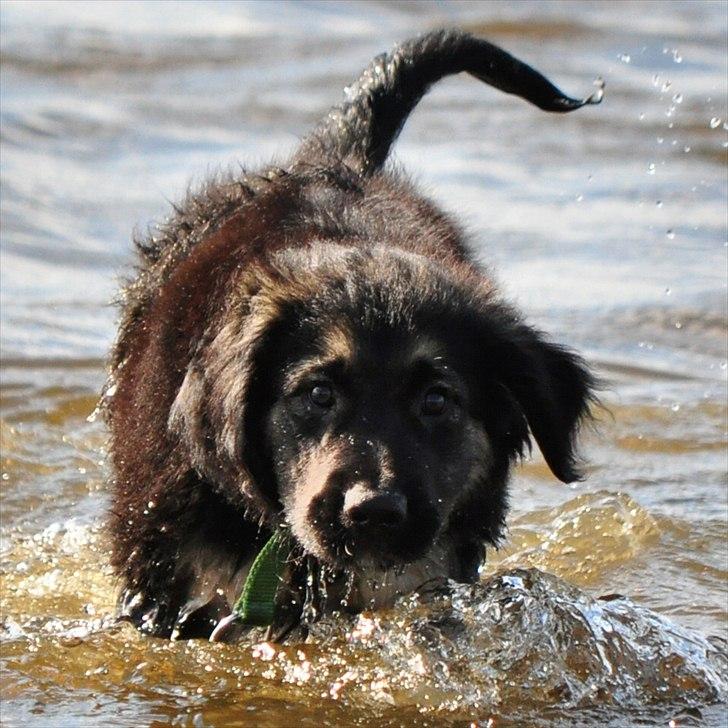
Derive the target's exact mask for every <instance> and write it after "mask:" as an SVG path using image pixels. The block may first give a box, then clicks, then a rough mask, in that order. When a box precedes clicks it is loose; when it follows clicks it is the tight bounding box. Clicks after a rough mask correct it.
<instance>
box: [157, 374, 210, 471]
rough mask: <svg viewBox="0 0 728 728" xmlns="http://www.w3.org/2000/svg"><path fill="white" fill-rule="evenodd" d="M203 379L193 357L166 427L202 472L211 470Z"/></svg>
mask: <svg viewBox="0 0 728 728" xmlns="http://www.w3.org/2000/svg"><path fill="white" fill-rule="evenodd" d="M204 403H205V381H204V376H203V374H202V371H201V368H200V364H199V362H198V361H196V360H193V361H192V362H190V364H189V366H188V367H187V372H186V374H185V377H184V379H183V380H182V386H181V387H180V388H179V391H178V392H177V396H176V397H175V399H174V402H173V403H172V407H171V408H170V411H169V419H168V420H167V429H168V430H169V431H170V433H171V434H172V435H174V436H176V437H177V438H178V439H179V441H180V442H181V443H182V444H183V445H184V446H185V447H186V450H187V452H188V453H189V455H190V459H191V460H192V464H193V465H194V466H195V468H196V469H197V470H198V471H199V472H200V473H201V474H204V475H210V474H211V471H212V470H214V469H215V468H214V462H213V460H214V457H213V456H214V449H215V447H214V435H213V433H212V432H210V431H209V424H210V423H209V421H207V422H206V418H205V415H204V408H205V404H204Z"/></svg>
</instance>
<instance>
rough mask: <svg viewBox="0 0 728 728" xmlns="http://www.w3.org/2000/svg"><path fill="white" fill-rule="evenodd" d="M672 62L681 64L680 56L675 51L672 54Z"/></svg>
mask: <svg viewBox="0 0 728 728" xmlns="http://www.w3.org/2000/svg"><path fill="white" fill-rule="evenodd" d="M672 60H673V61H675V63H682V61H683V59H682V56H681V55H680V54H679V53H678V52H677V50H674V51H673V52H672Z"/></svg>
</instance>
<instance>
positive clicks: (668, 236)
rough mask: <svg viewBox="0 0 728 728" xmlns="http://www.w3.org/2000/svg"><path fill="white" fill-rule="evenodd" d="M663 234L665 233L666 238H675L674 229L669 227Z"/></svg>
mask: <svg viewBox="0 0 728 728" xmlns="http://www.w3.org/2000/svg"><path fill="white" fill-rule="evenodd" d="M665 235H667V238H668V240H674V239H675V231H674V230H673V229H672V228H670V229H669V230H668V231H667V232H666V233H665Z"/></svg>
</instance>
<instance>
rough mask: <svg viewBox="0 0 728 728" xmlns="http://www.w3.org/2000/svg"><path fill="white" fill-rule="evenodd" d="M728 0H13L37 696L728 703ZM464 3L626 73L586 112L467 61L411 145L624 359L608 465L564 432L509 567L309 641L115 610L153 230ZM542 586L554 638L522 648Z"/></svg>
mask: <svg viewBox="0 0 728 728" xmlns="http://www.w3.org/2000/svg"><path fill="white" fill-rule="evenodd" d="M727 16H728V5H726V3H725V2H693V1H688V0H686V1H684V2H671V3H649V2H622V3H619V4H618V5H616V4H614V3H591V2H588V3H587V2H579V3H569V2H549V3H542V2H535V1H534V2H531V1H524V2H519V3H512V4H506V3H440V2H438V3H429V4H421V3H406V2H394V3H384V2H381V3H380V2H372V1H371V0H370V1H369V2H367V3H348V2H344V3H324V2H301V3H293V2H290V3H273V2H251V3H245V4H240V3H233V2H217V3H206V2H185V3H174V4H170V3H165V2H134V3H100V2H93V3H82V2H81V3H39V2H22V3H21V2H4V3H3V4H2V15H1V18H0V20H1V23H2V35H1V41H2V56H1V60H2V78H1V81H2V83H1V84H0V94H1V97H0V101H1V104H2V109H1V114H2V116H1V118H2V131H1V134H2V136H1V140H2V189H1V195H2V198H1V203H2V247H1V249H0V256H1V257H0V263H1V265H0V282H1V284H2V290H1V296H2V297H1V299H0V326H1V327H2V328H1V332H2V340H1V343H2V357H3V359H2V368H1V370H0V372H1V383H0V395H1V397H2V400H1V405H2V419H1V427H2V430H1V434H2V531H1V537H2V554H1V556H0V569H1V570H2V571H1V575H0V576H1V578H2V582H1V587H0V614H1V616H2V620H3V623H2V624H3V629H2V635H3V642H2V662H3V674H2V685H3V687H2V694H3V711H2V712H3V724H4V725H8V726H13V725H21V724H22V725H29V726H54V727H55V726H74V727H75V726H97V725H111V724H113V725H119V726H139V725H149V726H153V725H156V726H162V725H169V724H173V725H194V726H203V725H204V726H212V725H214V726H223V725H244V726H287V725H315V726H322V725H330V726H335V725H368V726H370V725H382V726H384V725H386V726H395V725H433V726H434V725H448V724H452V725H469V724H470V723H471V722H473V721H474V722H476V724H477V723H478V722H479V723H480V725H483V726H485V725H488V721H489V720H495V721H496V725H508V724H514V725H518V724H528V725H536V724H539V722H540V723H542V724H544V725H555V724H556V725H558V724H564V725H571V724H590V725H591V724H593V725H600V724H604V723H609V724H611V725H620V724H622V725H635V724H644V725H666V724H667V722H668V720H670V719H675V720H677V721H678V724H680V725H691V724H696V725H697V724H698V723H700V724H701V725H716V726H718V725H724V724H725V721H726V718H727V717H728V716H727V715H726V710H725V703H724V702H723V701H724V700H725V669H724V668H725V654H726V652H725V639H726V638H728V633H727V619H728V615H727V611H728V609H727V606H728V591H727V589H726V576H727V574H728V545H727V543H726V525H727V522H728V505H727V502H728V497H727V491H726V466H727V464H728V463H727V456H726V429H727V422H726V399H727V397H726V395H727V391H726V359H727V358H728V356H727V352H726V334H725V331H726V320H727V313H726V269H727V264H728V261H727V252H728V251H727V248H726V239H727V231H726V215H727V214H728V210H727V209H726V198H727V196H728V179H727V177H726V161H727V159H726V153H727V149H726V145H727V143H728V134H727V133H726V128H727V126H726V117H727V116H728V109H727V105H728V104H727V101H726V93H727V91H726V78H728V69H727V68H726V33H727V32H728V21H727ZM441 25H461V26H463V27H465V28H467V29H469V30H471V31H473V32H476V33H479V34H481V35H483V36H485V37H488V38H489V39H491V40H492V41H494V42H496V43H499V44H501V45H503V46H505V47H507V48H508V49H509V50H511V51H512V52H513V53H515V54H516V55H519V56H520V57H521V58H523V59H525V60H527V61H529V62H530V63H532V64H533V65H535V66H536V67H537V68H539V69H540V70H542V71H543V72H545V73H547V74H548V75H549V76H550V77H551V78H552V79H553V80H554V81H555V82H556V83H557V84H558V85H559V86H560V87H562V88H563V89H564V90H565V91H566V92H567V93H570V94H572V95H577V96H578V95H582V94H586V93H588V92H590V90H591V83H592V79H593V78H595V77H596V76H598V75H601V76H603V77H604V79H605V80H606V84H607V95H606V98H605V101H604V103H603V104H602V105H601V106H599V107H593V108H588V109H584V110H582V111H579V112H577V113H575V114H573V115H569V116H567V117H561V116H549V115H546V114H543V113H542V112H539V111H538V110H536V109H534V108H531V107H529V106H527V105H526V104H524V103H523V102H521V101H519V100H518V99H515V98H513V97H509V96H505V95H503V94H500V93H498V92H497V91H495V90H492V89H488V88H485V87H483V86H482V85H480V84H477V83H475V82H474V81H472V80H470V79H468V78H464V77H463V78H453V79H448V80H447V81H445V82H443V83H442V84H440V85H438V86H437V87H436V88H435V89H434V90H433V91H432V92H431V94H430V95H429V96H428V97H427V98H426V100H425V101H424V102H423V103H422V104H421V106H420V107H419V108H418V109H417V111H416V113H415V114H414V115H413V117H412V118H411V120H410V122H409V124H408V125H407V127H406V129H405V131H404V133H403V135H402V138H401V139H400V141H399V143H398V145H397V147H396V159H397V162H398V163H401V164H402V165H404V166H405V167H406V168H407V169H408V170H409V171H410V172H411V174H412V175H413V177H414V178H415V179H417V180H418V181H419V182H421V183H422V184H423V185H424V186H425V188H426V189H427V190H428V194H430V195H431V196H432V197H433V198H434V199H436V200H438V201H440V203H441V204H442V205H443V206H444V207H445V208H446V209H447V210H449V211H451V212H452V213H454V214H455V215H457V216H459V217H460V218H461V219H463V220H464V221H465V223H466V225H467V227H468V229H469V230H470V231H471V234H472V239H473V244H474V246H475V248H476V250H477V251H478V254H479V255H481V256H482V259H483V260H484V261H485V262H487V263H488V265H489V266H491V268H492V270H493V272H494V274H495V276H496V278H497V279H498V280H499V281H500V284H501V286H502V288H503V289H504V291H505V292H506V294H507V295H508V296H509V297H510V298H512V299H513V300H515V301H516V302H517V303H518V304H519V305H520V306H521V307H522V308H524V309H525V311H526V312H527V313H528V315H529V317H530V319H531V320H532V321H534V322H535V323H536V324H537V325H538V326H540V327H541V328H543V329H544V330H545V331H547V332H549V334H551V335H552V336H553V337H555V338H557V339H558V340H559V341H562V342H564V343H567V344H568V345H570V346H573V347H575V348H577V349H579V350H581V351H582V352H583V353H584V354H585V356H586V357H587V358H588V360H589V361H590V362H592V363H593V365H594V366H595V368H596V369H597V372H598V373H599V374H600V375H601V376H602V377H603V378H604V379H605V380H606V382H607V389H606V390H605V392H604V394H603V399H604V402H605V404H606V405H607V407H608V409H609V412H604V413H602V414H601V416H600V421H599V423H598V426H597V428H596V429H595V430H594V431H592V432H587V433H585V448H584V449H585V454H586V456H587V457H588V460H589V463H590V465H589V478H588V480H586V481H585V482H584V483H581V484H577V485H574V486H565V485H563V484H560V483H558V482H556V481H554V480H553V478H552V477H551V476H550V475H549V473H548V471H547V469H546V467H545V466H544V465H543V463H542V461H541V460H540V459H539V458H538V456H537V455H536V456H535V457H534V459H533V460H531V461H529V462H527V463H525V464H524V465H523V467H522V468H520V469H519V470H518V472H517V473H516V477H515V481H514V488H513V499H512V500H513V512H512V515H511V521H510V524H511V528H510V535H509V539H508V542H507V544H506V545H505V547H504V548H503V549H502V550H501V551H500V552H498V553H493V554H491V555H490V556H489V561H488V564H487V566H486V570H485V572H484V575H483V579H484V584H483V586H482V587H477V588H476V589H475V591H473V590H471V589H470V588H468V589H465V588H460V589H457V588H456V589H455V590H454V591H453V592H451V593H448V594H440V595H433V596H431V598H430V599H429V601H428V600H427V599H425V598H423V600H418V599H410V600H405V601H404V602H403V603H402V604H401V605H398V606H397V607H396V608H395V609H394V610H392V612H390V613H388V614H384V615H365V616H363V617H361V618H359V619H354V620H350V621H349V622H347V621H345V620H339V621H336V620H333V621H332V620H326V621H325V622H323V623H322V624H321V625H320V627H319V628H318V629H317V631H314V634H313V635H312V638H311V640H310V641H309V643H307V644H305V645H292V646H287V647H286V648H284V649H282V650H280V649H277V648H276V649H272V648H269V647H266V646H260V645H258V646H254V645H253V644H251V645H243V646H239V647H237V648H231V647H226V646H221V645H207V644H202V643H186V644H173V643H165V642H160V641H155V640H151V639H146V638H142V637H140V636H139V635H137V634H136V633H134V632H133V630H131V629H129V628H127V627H118V626H115V625H114V624H113V620H112V615H113V607H114V598H115V593H116V586H115V584H114V581H113V579H112V577H111V575H110V573H109V570H108V567H107V565H106V559H107V553H108V545H107V543H106V542H105V536H104V534H103V529H102V523H103V513H104V509H105V507H106V504H107V502H108V489H107V486H106V472H105V468H104V443H105V438H106V434H105V432H104V429H103V426H102V425H101V423H100V422H99V421H98V420H94V419H93V418H91V420H89V419H88V418H89V415H90V414H91V413H92V412H93V410H94V407H95V403H96V399H97V395H98V392H99V390H100V387H101V383H102V381H103V378H104V357H105V354H106V351H107V350H108V347H109V345H110V343H111V341H112V339H113V336H114V324H115V319H116V311H115V309H114V307H113V306H111V305H110V301H111V300H112V298H113V296H114V295H115V291H116V289H117V287H118V282H119V280H120V278H121V277H123V276H124V275H125V274H126V273H128V272H129V270H130V266H131V264H132V257H131V245H130V238H131V231H132V230H133V229H134V228H137V229H144V228H145V227H146V226H147V225H148V224H149V223H150V222H151V221H152V220H154V219H161V218H163V216H164V215H165V213H166V211H167V210H168V209H169V201H170V200H174V199H178V198H180V197H181V196H182V195H183V194H184V191H185V189H186V188H187V186H188V185H189V184H190V182H191V181H192V182H193V183H194V181H195V180H200V179H202V178H204V176H205V175H206V174H208V173H209V172H210V171H214V170H215V169H219V168H227V167H228V166H230V165H236V164H238V163H244V164H246V165H247V166H254V165H255V164H256V163H262V162H265V161H267V160H269V159H270V158H271V157H276V156H277V157H279V158H282V157H283V156H284V155H285V154H286V153H287V152H288V151H290V150H291V149H292V148H293V147H294V146H295V144H296V143H297V140H298V139H300V137H301V136H302V135H303V134H304V133H305V132H306V130H307V129H309V128H310V126H311V125H312V124H313V123H314V122H315V121H316V120H317V119H318V117H319V116H320V115H321V114H322V113H323V112H324V111H325V110H326V109H327V108H328V107H329V106H330V105H332V104H333V103H335V102H337V101H338V99H339V98H340V93H341V89H342V88H343V87H344V86H345V85H346V84H347V83H349V82H350V81H351V80H352V79H353V78H354V76H355V75H356V74H357V73H358V72H359V70H360V69H361V68H362V67H363V66H364V65H365V64H366V63H367V62H368V60H369V59H370V58H371V57H372V56H373V55H374V54H376V53H379V52H381V51H382V50H385V49H387V48H389V47H391V45H392V44H393V43H394V42H396V41H397V40H398V39H402V38H404V37H407V36H409V35H412V34H414V33H417V32H420V31H424V30H427V29H431V28H435V27H438V26H441ZM534 568H536V569H538V570H539V571H532V570H530V571H523V570H524V569H526V570H528V569H534ZM503 575H505V576H503ZM519 579H520V581H518V580H519ZM615 593H617V594H621V595H625V596H626V597H627V599H615V600H611V601H600V600H598V599H597V597H599V596H602V595H608V594H615ZM499 605H500V606H499ZM518 605H520V606H518ZM502 609H505V612H503V614H501V612H499V611H498V610H502ZM559 614H560V615H561V617H558V615H559ZM539 615H541V618H542V619H543V634H544V635H545V637H544V639H545V640H546V641H545V642H544V643H543V645H541V646H538V645H536V644H534V645H533V649H529V650H526V651H525V652H523V653H519V652H518V650H519V649H521V647H522V644H521V642H519V641H518V640H517V639H515V636H516V635H518V634H519V630H523V629H526V627H524V625H526V626H528V625H529V624H531V623H532V620H533V619H536V618H537V617H538V616H539ZM554 615H557V616H554ZM579 615H581V616H579ZM519 620H520V621H519ZM620 620H621V621H620ZM463 625H464V626H463ZM498 625H500V627H499V626H498ZM519 625H520V626H519ZM600 625H601V626H600ZM587 627H588V628H589V629H591V630H592V635H591V637H589V639H586V638H585V637H584V636H583V635H582V633H581V632H580V630H582V629H586V628H587ZM600 630H601V631H600ZM605 630H606V631H605ZM609 630H612V631H611V632H610V631H609ZM526 633H528V632H526ZM528 634H530V633H528ZM614 634H616V635H619V639H621V640H622V642H620V643H619V645H621V646H619V645H618V649H617V648H616V647H615V648H614V649H616V652H614V651H612V652H610V651H609V650H610V649H612V647H614V645H615V644H617V643H615V642H614V641H613V638H612V637H611V636H610V635H614ZM580 635H582V636H581V637H580ZM614 639H616V638H614ZM560 640H561V641H560ZM721 640H723V641H722V642H721ZM519 645H521V646H519ZM271 650H272V651H271ZM559 650H561V651H562V652H563V653H564V654H569V655H572V656H573V660H571V662H569V661H568V660H567V661H563V660H562V656H563V655H561V654H559ZM610 665H611V667H612V672H611V673H610V670H609V667H608V666H610ZM651 665H652V667H650V666H651ZM655 665H657V666H658V668H659V669H658V668H655V667H654V666H655ZM650 670H653V671H652V672H650ZM655 670H657V671H656V672H655Z"/></svg>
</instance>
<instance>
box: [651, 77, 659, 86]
mask: <svg viewBox="0 0 728 728" xmlns="http://www.w3.org/2000/svg"><path fill="white" fill-rule="evenodd" d="M652 85H653V86H659V85H660V77H659V76H658V75H657V74H655V75H654V76H653V77H652Z"/></svg>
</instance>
